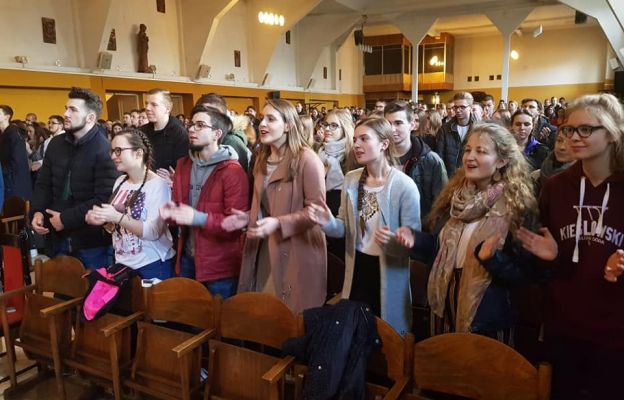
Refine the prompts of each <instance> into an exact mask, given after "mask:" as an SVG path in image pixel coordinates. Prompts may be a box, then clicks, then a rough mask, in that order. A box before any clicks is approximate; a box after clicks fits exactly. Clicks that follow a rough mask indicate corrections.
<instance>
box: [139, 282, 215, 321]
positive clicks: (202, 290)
mask: <svg viewBox="0 0 624 400" xmlns="http://www.w3.org/2000/svg"><path fill="white" fill-rule="evenodd" d="M145 306H146V314H147V317H148V318H149V319H152V320H154V319H158V320H166V321H170V322H177V323H180V324H185V325H190V326H194V327H198V328H203V329H212V328H214V327H215V318H216V317H215V314H216V313H217V309H218V301H217V300H216V299H215V298H213V297H212V295H211V294H210V292H209V291H208V289H206V287H205V286H204V285H202V284H201V283H200V282H198V281H196V280H193V279H188V278H171V279H166V280H164V281H162V282H160V283H158V284H156V285H154V286H152V287H150V288H146V304H145Z"/></svg>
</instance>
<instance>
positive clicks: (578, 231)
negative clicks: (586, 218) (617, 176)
mask: <svg viewBox="0 0 624 400" xmlns="http://www.w3.org/2000/svg"><path fill="white" fill-rule="evenodd" d="M583 200H585V177H584V176H583V177H581V190H580V193H579V206H578V207H579V208H578V214H577V216H576V232H575V235H574V236H575V240H576V242H575V244H574V254H572V262H573V263H578V261H579V241H580V240H581V226H582V223H583Z"/></svg>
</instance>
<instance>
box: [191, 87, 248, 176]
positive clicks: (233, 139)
mask: <svg viewBox="0 0 624 400" xmlns="http://www.w3.org/2000/svg"><path fill="white" fill-rule="evenodd" d="M195 106H203V107H211V108H214V109H216V110H217V111H219V112H220V113H221V114H225V115H227V104H226V102H225V99H224V98H223V97H222V96H220V95H218V94H216V93H208V94H205V95H203V96H202V97H200V98H199V100H197V103H196V104H195ZM221 144H223V145H226V146H231V147H232V148H233V149H234V151H236V154H237V155H238V162H239V163H240V165H241V167H243V169H244V170H245V172H247V171H249V161H251V152H250V151H249V149H248V148H247V137H246V136H245V134H244V133H243V132H237V131H236V132H235V131H231V130H230V131H229V132H224V133H223V138H222V139H221Z"/></svg>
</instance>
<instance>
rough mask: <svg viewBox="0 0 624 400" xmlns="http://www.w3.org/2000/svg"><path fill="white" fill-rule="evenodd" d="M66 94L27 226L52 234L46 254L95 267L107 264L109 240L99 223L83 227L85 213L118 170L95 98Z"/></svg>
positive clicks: (84, 92)
mask: <svg viewBox="0 0 624 400" xmlns="http://www.w3.org/2000/svg"><path fill="white" fill-rule="evenodd" d="M68 97H69V100H68V101H67V104H66V105H65V113H64V114H63V126H64V128H65V134H64V135H60V136H55V137H54V138H53V139H52V140H51V141H50V144H49V145H48V148H47V150H46V154H45V158H44V162H43V166H42V167H41V169H40V170H39V176H38V178H37V183H36V185H35V193H34V196H33V200H32V207H31V213H32V227H33V229H34V230H35V232H37V233H39V234H40V235H47V234H48V233H52V235H51V239H52V244H53V246H52V251H51V253H52V254H50V255H51V256H57V255H61V254H65V255H71V256H74V257H76V258H78V259H80V261H82V263H83V264H84V265H85V267H87V268H91V269H95V268H99V267H102V266H108V265H110V264H111V262H112V257H111V255H112V252H111V248H110V243H111V239H110V236H108V235H106V234H105V232H104V231H103V230H102V229H101V227H99V226H90V225H87V223H86V222H85V215H86V214H87V211H89V210H90V209H91V208H92V207H93V206H94V205H96V204H98V205H99V204H101V203H106V202H108V201H109V199H110V196H111V192H112V189H113V183H114V182H115V179H116V178H117V171H116V169H115V166H114V164H113V161H112V160H111V157H110V143H109V142H108V139H107V138H106V132H105V128H104V127H102V126H100V125H99V124H97V120H98V118H99V116H100V114H101V112H102V101H101V99H100V97H99V96H98V95H97V94H95V93H93V92H91V91H90V90H88V89H82V88H77V87H74V88H72V89H71V91H70V92H69V96H68Z"/></svg>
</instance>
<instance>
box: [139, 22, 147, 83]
mask: <svg viewBox="0 0 624 400" xmlns="http://www.w3.org/2000/svg"><path fill="white" fill-rule="evenodd" d="M146 30H147V26H145V24H141V25H139V33H137V52H138V53H139V66H138V72H150V71H149V63H148V62H147V49H148V48H149V46H148V44H147V42H149V38H148V37H147V33H145V31H146Z"/></svg>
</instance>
